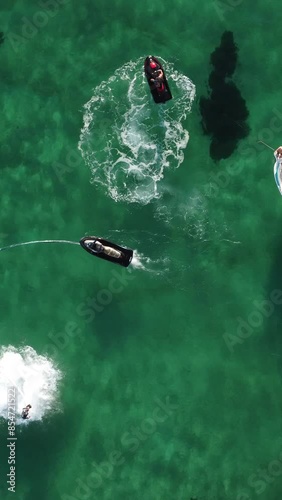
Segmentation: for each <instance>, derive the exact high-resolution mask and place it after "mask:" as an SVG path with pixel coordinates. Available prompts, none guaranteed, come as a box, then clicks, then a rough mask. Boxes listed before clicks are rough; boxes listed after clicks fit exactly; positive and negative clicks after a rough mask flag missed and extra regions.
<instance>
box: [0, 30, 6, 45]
mask: <svg viewBox="0 0 282 500" xmlns="http://www.w3.org/2000/svg"><path fill="white" fill-rule="evenodd" d="M4 40H5V38H4V33H3V32H2V31H0V45H1V43H4Z"/></svg>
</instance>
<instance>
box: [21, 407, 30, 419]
mask: <svg viewBox="0 0 282 500" xmlns="http://www.w3.org/2000/svg"><path fill="white" fill-rule="evenodd" d="M30 408H32V406H31V405H27V406H26V407H25V408H23V411H22V418H23V419H24V420H27V419H28V418H30V416H29V410H30Z"/></svg>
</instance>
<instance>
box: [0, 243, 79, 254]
mask: <svg viewBox="0 0 282 500" xmlns="http://www.w3.org/2000/svg"><path fill="white" fill-rule="evenodd" d="M35 243H66V244H68V245H79V243H78V242H77V241H69V240H34V241H25V242H24V243H15V244H13V245H8V246H6V247H2V248H0V252H2V250H8V249H9V248H15V247H22V246H24V245H34V244H35Z"/></svg>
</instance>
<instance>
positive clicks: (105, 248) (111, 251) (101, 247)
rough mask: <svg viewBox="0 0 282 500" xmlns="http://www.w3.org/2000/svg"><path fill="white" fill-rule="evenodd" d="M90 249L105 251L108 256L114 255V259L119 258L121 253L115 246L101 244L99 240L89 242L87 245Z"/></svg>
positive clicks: (98, 251) (97, 251) (99, 251)
mask: <svg viewBox="0 0 282 500" xmlns="http://www.w3.org/2000/svg"><path fill="white" fill-rule="evenodd" d="M89 246H90V247H91V248H92V250H94V252H96V253H105V254H106V255H108V256H109V257H114V258H116V259H120V258H121V257H122V256H123V254H122V252H120V251H119V250H116V249H115V248H111V247H108V246H106V245H102V243H101V242H100V241H94V242H93V243H90V245H89Z"/></svg>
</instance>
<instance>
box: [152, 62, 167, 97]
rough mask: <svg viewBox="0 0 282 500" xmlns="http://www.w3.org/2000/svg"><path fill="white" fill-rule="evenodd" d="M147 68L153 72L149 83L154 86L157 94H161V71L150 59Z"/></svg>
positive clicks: (162, 74) (162, 82) (162, 84)
mask: <svg viewBox="0 0 282 500" xmlns="http://www.w3.org/2000/svg"><path fill="white" fill-rule="evenodd" d="M149 66H150V69H151V70H153V71H152V72H151V75H152V78H150V82H152V83H153V84H154V85H155V87H156V89H157V91H158V92H163V91H164V90H165V86H164V72H163V70H162V69H161V67H160V65H159V64H157V63H156V62H155V61H154V60H153V59H152V58H150V64H149Z"/></svg>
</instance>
